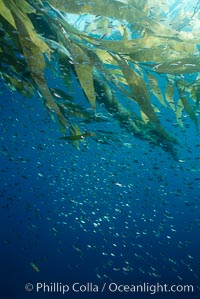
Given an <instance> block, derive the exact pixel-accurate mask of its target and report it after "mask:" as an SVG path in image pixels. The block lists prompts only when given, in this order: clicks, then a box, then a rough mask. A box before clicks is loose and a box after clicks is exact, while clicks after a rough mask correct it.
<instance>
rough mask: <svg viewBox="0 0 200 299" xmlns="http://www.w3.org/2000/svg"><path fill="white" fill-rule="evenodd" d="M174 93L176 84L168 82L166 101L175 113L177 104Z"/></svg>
mask: <svg viewBox="0 0 200 299" xmlns="http://www.w3.org/2000/svg"><path fill="white" fill-rule="evenodd" d="M174 92H175V87H174V82H173V81H172V82H171V81H168V82H167V85H166V90H165V99H166V101H167V102H168V103H169V106H170V107H171V109H172V110H173V111H175V110H176V108H175V102H174V97H175V95H174Z"/></svg>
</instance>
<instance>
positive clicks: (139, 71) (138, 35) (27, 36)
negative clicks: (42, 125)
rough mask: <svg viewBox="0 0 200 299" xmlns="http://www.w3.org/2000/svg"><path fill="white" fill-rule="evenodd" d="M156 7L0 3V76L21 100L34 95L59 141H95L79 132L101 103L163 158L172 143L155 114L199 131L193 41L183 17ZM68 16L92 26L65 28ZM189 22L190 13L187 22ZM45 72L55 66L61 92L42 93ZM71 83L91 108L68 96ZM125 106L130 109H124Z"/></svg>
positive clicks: (100, 2)
mask: <svg viewBox="0 0 200 299" xmlns="http://www.w3.org/2000/svg"><path fill="white" fill-rule="evenodd" d="M157 2H158V1H157V0H150V1H144V0H140V1H137V0H131V1H130V0H129V1H125V0H123V1H117V0H93V1H90V2H87V1H80V0H68V1H65V0H58V1H56V0H48V1H43V0H35V1H33V0H0V33H1V34H0V40H1V43H0V58H1V62H0V74H1V77H2V78H3V79H4V80H5V82H6V83H7V84H8V85H9V86H10V87H11V88H14V89H16V90H18V91H19V92H21V93H22V94H23V95H25V96H27V97H30V96H33V95H34V92H35V91H37V92H38V93H39V94H40V95H41V96H42V98H43V102H44V104H45V106H46V107H47V109H48V111H49V113H50V115H51V116H54V115H56V117H57V120H58V123H59V125H60V128H61V132H62V133H63V137H61V139H62V140H67V141H69V142H71V143H72V144H73V145H74V146H75V147H77V148H79V142H80V141H81V140H83V139H85V138H86V137H92V138H93V137H94V136H95V133H94V132H92V133H90V130H88V129H87V128H86V127H84V128H83V126H86V124H87V123H91V122H94V123H95V122H96V121H97V117H96V113H98V104H99V103H100V104H101V103H103V104H104V107H105V109H106V110H107V111H108V112H109V113H110V114H112V116H113V117H114V118H115V119H117V121H118V122H119V123H120V125H121V126H123V127H125V128H126V129H127V131H129V132H130V133H132V134H134V135H135V136H137V137H139V138H142V139H145V140H146V141H148V142H150V143H153V144H155V145H158V146H162V147H163V148H164V149H166V150H167V151H169V148H170V147H173V146H174V144H175V143H176V140H175V139H174V138H173V137H172V136H171V134H169V133H168V132H167V131H166V129H165V128H164V127H163V125H162V123H161V119H160V117H159V115H158V113H157V111H159V110H161V109H165V110H166V109H168V110H171V111H172V112H173V114H174V116H175V119H176V121H177V123H178V124H179V125H180V126H184V121H183V116H184V113H187V114H188V116H189V117H190V119H191V120H192V122H193V123H194V125H195V127H196V128H197V129H198V115H197V107H198V104H199V96H200V84H199V81H200V80H199V77H198V72H200V58H199V48H198V47H199V43H200V39H199V37H198V36H197V33H196V30H195V28H194V29H193V28H192V27H191V25H190V24H189V23H187V22H186V23H184V22H185V20H183V19H182V16H177V17H176V19H175V18H174V11H172V12H171V13H169V7H168V6H167V5H166V4H165V5H164V4H162V5H161V4H159V5H156V4H158V3H157ZM153 7H154V8H153ZM70 14H75V15H77V17H78V16H82V18H84V16H85V15H88V16H90V17H91V18H93V20H94V22H93V24H90V25H88V23H87V24H84V23H82V26H77V25H76V22H74V24H72V23H70V22H69V16H70ZM152 14H153V17H152ZM188 15H189V13H188ZM133 16H134V18H133ZM169 16H170V17H169ZM196 17H197V14H196V12H191V19H193V21H194V20H195V19H196ZM161 18H162V22H161V21H160V20H161ZM178 20H179V21H180V23H182V24H183V25H181V26H178V25H177V24H178V23H177V21H178ZM170 22H172V23H170ZM173 22H174V23H173ZM184 24H185V25H184ZM186 27H187V30H184V28H186ZM45 28H46V30H45ZM113 32H114V33H115V34H116V36H118V38H115V39H113ZM51 61H53V62H55V61H57V63H56V64H55V65H56V66H54V64H53V63H51ZM49 65H50V68H51V70H52V68H54V67H55V68H56V67H57V66H58V67H59V72H60V75H61V78H62V80H63V83H64V84H65V87H66V89H65V90H62V89H60V88H58V87H55V88H52V87H51V88H50V87H49V86H48V83H47V81H46V78H45V71H46V69H47V68H49ZM54 71H55V73H56V72H57V69H55V70H54ZM25 74H26V76H25ZM187 74H190V75H192V78H193V80H191V79H190V77H188V76H187ZM75 77H76V78H77V82H76V83H77V84H79V86H80V88H81V89H82V91H83V93H84V94H85V98H86V99H87V100H88V103H89V104H88V105H90V106H91V109H88V105H87V104H86V105H85V107H83V106H81V105H80V103H79V100H78V99H77V98H76V95H75V96H74V97H72V96H71V94H73V81H74V80H75ZM161 78H162V80H161ZM161 81H162V88H161V84H160V82H161ZM163 85H165V88H164V90H163ZM121 95H123V100H121ZM130 101H133V102H134V105H135V107H136V109H135V110H133V108H131V109H132V110H129V109H127V108H126V107H127V102H130ZM53 118H54V117H53ZM93 139H94V140H97V138H95V137H94V138H93Z"/></svg>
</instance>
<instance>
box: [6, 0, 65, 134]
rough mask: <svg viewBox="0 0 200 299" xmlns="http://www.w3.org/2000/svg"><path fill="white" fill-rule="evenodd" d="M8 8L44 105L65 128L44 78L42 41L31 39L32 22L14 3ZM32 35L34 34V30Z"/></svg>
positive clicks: (63, 119) (63, 120) (62, 117)
mask: <svg viewBox="0 0 200 299" xmlns="http://www.w3.org/2000/svg"><path fill="white" fill-rule="evenodd" d="M10 8H11V11H12V15H13V18H14V20H15V24H16V28H17V31H18V34H19V40H20V44H21V47H22V51H23V54H24V57H25V59H26V62H27V65H28V67H29V69H30V72H31V76H32V78H33V80H34V82H35V84H36V85H37V87H38V89H39V91H40V92H41V94H42V96H43V97H44V99H45V105H46V107H47V108H48V109H49V111H51V112H55V113H56V115H57V117H58V119H59V123H60V125H61V127H62V128H66V127H67V126H68V124H67V121H66V119H65V118H64V116H63V115H62V113H61V111H60V109H59V107H58V106H57V104H56V103H55V101H54V99H53V97H52V95H51V93H50V91H49V89H48V86H47V84H46V81H45V78H44V69H45V66H46V64H45V60H44V57H43V52H42V49H43V46H41V45H43V42H42V43H41V44H39V46H36V44H35V43H34V42H33V40H34V41H35V40H36V39H39V38H34V39H33V31H32V23H31V21H30V20H29V18H28V16H27V15H26V14H24V13H23V12H21V11H20V10H19V9H18V7H17V6H16V5H14V3H11V4H10ZM34 35H35V36H36V33H35V32H34ZM31 36H32V38H31ZM44 45H45V44H44ZM45 48H46V46H45Z"/></svg>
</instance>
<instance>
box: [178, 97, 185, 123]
mask: <svg viewBox="0 0 200 299" xmlns="http://www.w3.org/2000/svg"><path fill="white" fill-rule="evenodd" d="M183 111H184V106H183V103H182V100H181V99H179V100H178V103H177V106H176V120H177V122H178V124H179V126H180V127H182V128H183V127H184V125H183V121H182V115H183Z"/></svg>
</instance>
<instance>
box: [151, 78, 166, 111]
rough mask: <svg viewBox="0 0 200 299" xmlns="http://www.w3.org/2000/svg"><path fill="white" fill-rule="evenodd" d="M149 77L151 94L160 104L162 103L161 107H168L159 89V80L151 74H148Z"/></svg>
mask: <svg viewBox="0 0 200 299" xmlns="http://www.w3.org/2000/svg"><path fill="white" fill-rule="evenodd" d="M147 77H148V82H149V86H150V90H151V92H152V93H153V95H154V96H155V97H156V98H157V99H158V100H159V102H160V103H161V105H163V106H164V107H166V103H165V101H164V98H163V95H162V91H161V89H160V88H159V83H158V79H157V78H156V77H155V76H153V75H152V74H150V73H148V74H147Z"/></svg>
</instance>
